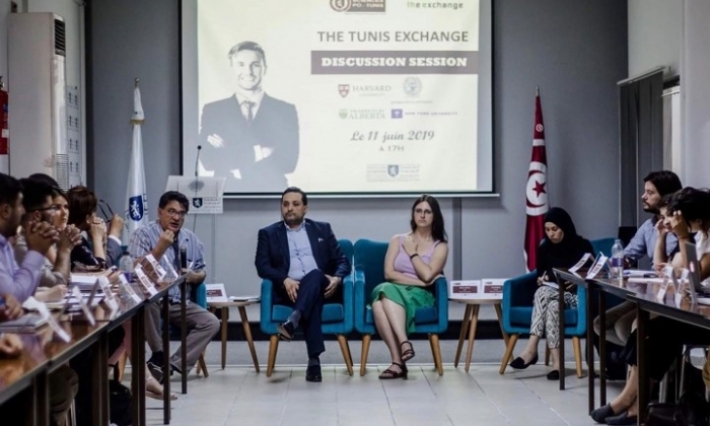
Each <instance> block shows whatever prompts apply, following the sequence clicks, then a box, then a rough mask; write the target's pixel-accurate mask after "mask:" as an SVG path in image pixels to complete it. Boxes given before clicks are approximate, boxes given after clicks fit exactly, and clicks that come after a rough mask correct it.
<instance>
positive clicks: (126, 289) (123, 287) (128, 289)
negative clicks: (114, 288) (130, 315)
mask: <svg viewBox="0 0 710 426" xmlns="http://www.w3.org/2000/svg"><path fill="white" fill-rule="evenodd" d="M118 288H119V289H120V291H121V293H122V294H125V295H126V296H128V297H130V298H131V299H133V301H135V302H136V303H141V302H142V301H143V299H142V298H141V297H140V296H139V295H137V294H136V292H135V291H134V290H133V286H131V283H129V282H128V280H127V279H126V276H125V275H123V274H121V275H119V276H118Z"/></svg>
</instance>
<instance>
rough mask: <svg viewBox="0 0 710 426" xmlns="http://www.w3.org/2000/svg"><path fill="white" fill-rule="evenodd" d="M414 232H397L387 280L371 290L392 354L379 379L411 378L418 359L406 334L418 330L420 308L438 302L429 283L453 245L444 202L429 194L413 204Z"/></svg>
mask: <svg viewBox="0 0 710 426" xmlns="http://www.w3.org/2000/svg"><path fill="white" fill-rule="evenodd" d="M410 225H411V228H412V230H411V232H408V233H406V234H401V235H395V236H394V237H392V240H390V243H389V247H388V248H387V254H386V255H385V279H386V280H387V281H386V282H384V283H382V284H380V285H378V286H377V287H375V288H374V289H373V290H372V296H371V297H372V313H373V315H374V318H375V325H376V327H377V331H378V333H379V334H380V336H381V337H382V340H384V341H385V344H386V345H387V348H388V349H389V351H390V355H391V356H392V365H391V366H390V367H389V368H388V369H386V370H385V371H383V372H382V374H380V379H399V378H406V377H407V366H406V364H405V363H406V362H407V361H409V360H410V359H412V358H414V347H413V346H412V343H411V342H410V341H409V340H407V333H411V332H412V331H414V314H415V312H416V311H417V309H419V308H422V307H427V306H434V294H433V293H432V292H431V291H430V289H429V288H428V287H429V286H430V285H431V284H432V283H434V281H436V279H437V278H438V277H439V276H440V275H441V271H442V270H443V269H444V265H445V264H446V256H447V255H448V253H449V248H448V246H447V244H446V231H445V230H444V217H443V215H442V214H441V209H440V208H439V203H438V202H437V201H436V198H434V197H432V196H430V195H422V196H421V197H419V198H417V200H416V201H415V202H414V205H413V206H412V214H411V220H410Z"/></svg>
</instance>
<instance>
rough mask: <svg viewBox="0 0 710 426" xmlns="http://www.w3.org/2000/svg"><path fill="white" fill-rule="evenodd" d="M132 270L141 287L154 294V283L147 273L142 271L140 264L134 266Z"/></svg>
mask: <svg viewBox="0 0 710 426" xmlns="http://www.w3.org/2000/svg"><path fill="white" fill-rule="evenodd" d="M133 272H134V273H135V274H136V277H137V278H138V283H140V285H141V287H143V290H145V291H146V292H147V293H148V294H150V295H151V296H155V295H156V294H157V293H158V290H156V289H155V284H153V281H151V280H150V278H148V275H146V273H145V271H143V268H142V267H141V265H138V266H136V268H135V270H134V271H133Z"/></svg>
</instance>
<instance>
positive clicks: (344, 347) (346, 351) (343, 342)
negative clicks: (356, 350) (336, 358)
mask: <svg viewBox="0 0 710 426" xmlns="http://www.w3.org/2000/svg"><path fill="white" fill-rule="evenodd" d="M338 343H340V352H342V353H343V358H344V359H345V366H346V367H347V368H348V374H349V375H351V376H352V375H353V360H352V358H351V357H350V348H349V347H348V339H347V338H346V337H345V336H344V335H342V334H338Z"/></svg>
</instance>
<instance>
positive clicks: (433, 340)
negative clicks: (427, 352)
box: [429, 334, 444, 376]
mask: <svg viewBox="0 0 710 426" xmlns="http://www.w3.org/2000/svg"><path fill="white" fill-rule="evenodd" d="M429 343H430V344H431V349H432V352H433V354H434V365H435V366H436V371H437V372H438V373H439V375H440V376H443V375H444V366H443V364H442V363H441V347H440V346H439V335H438V334H430V335H429Z"/></svg>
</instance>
